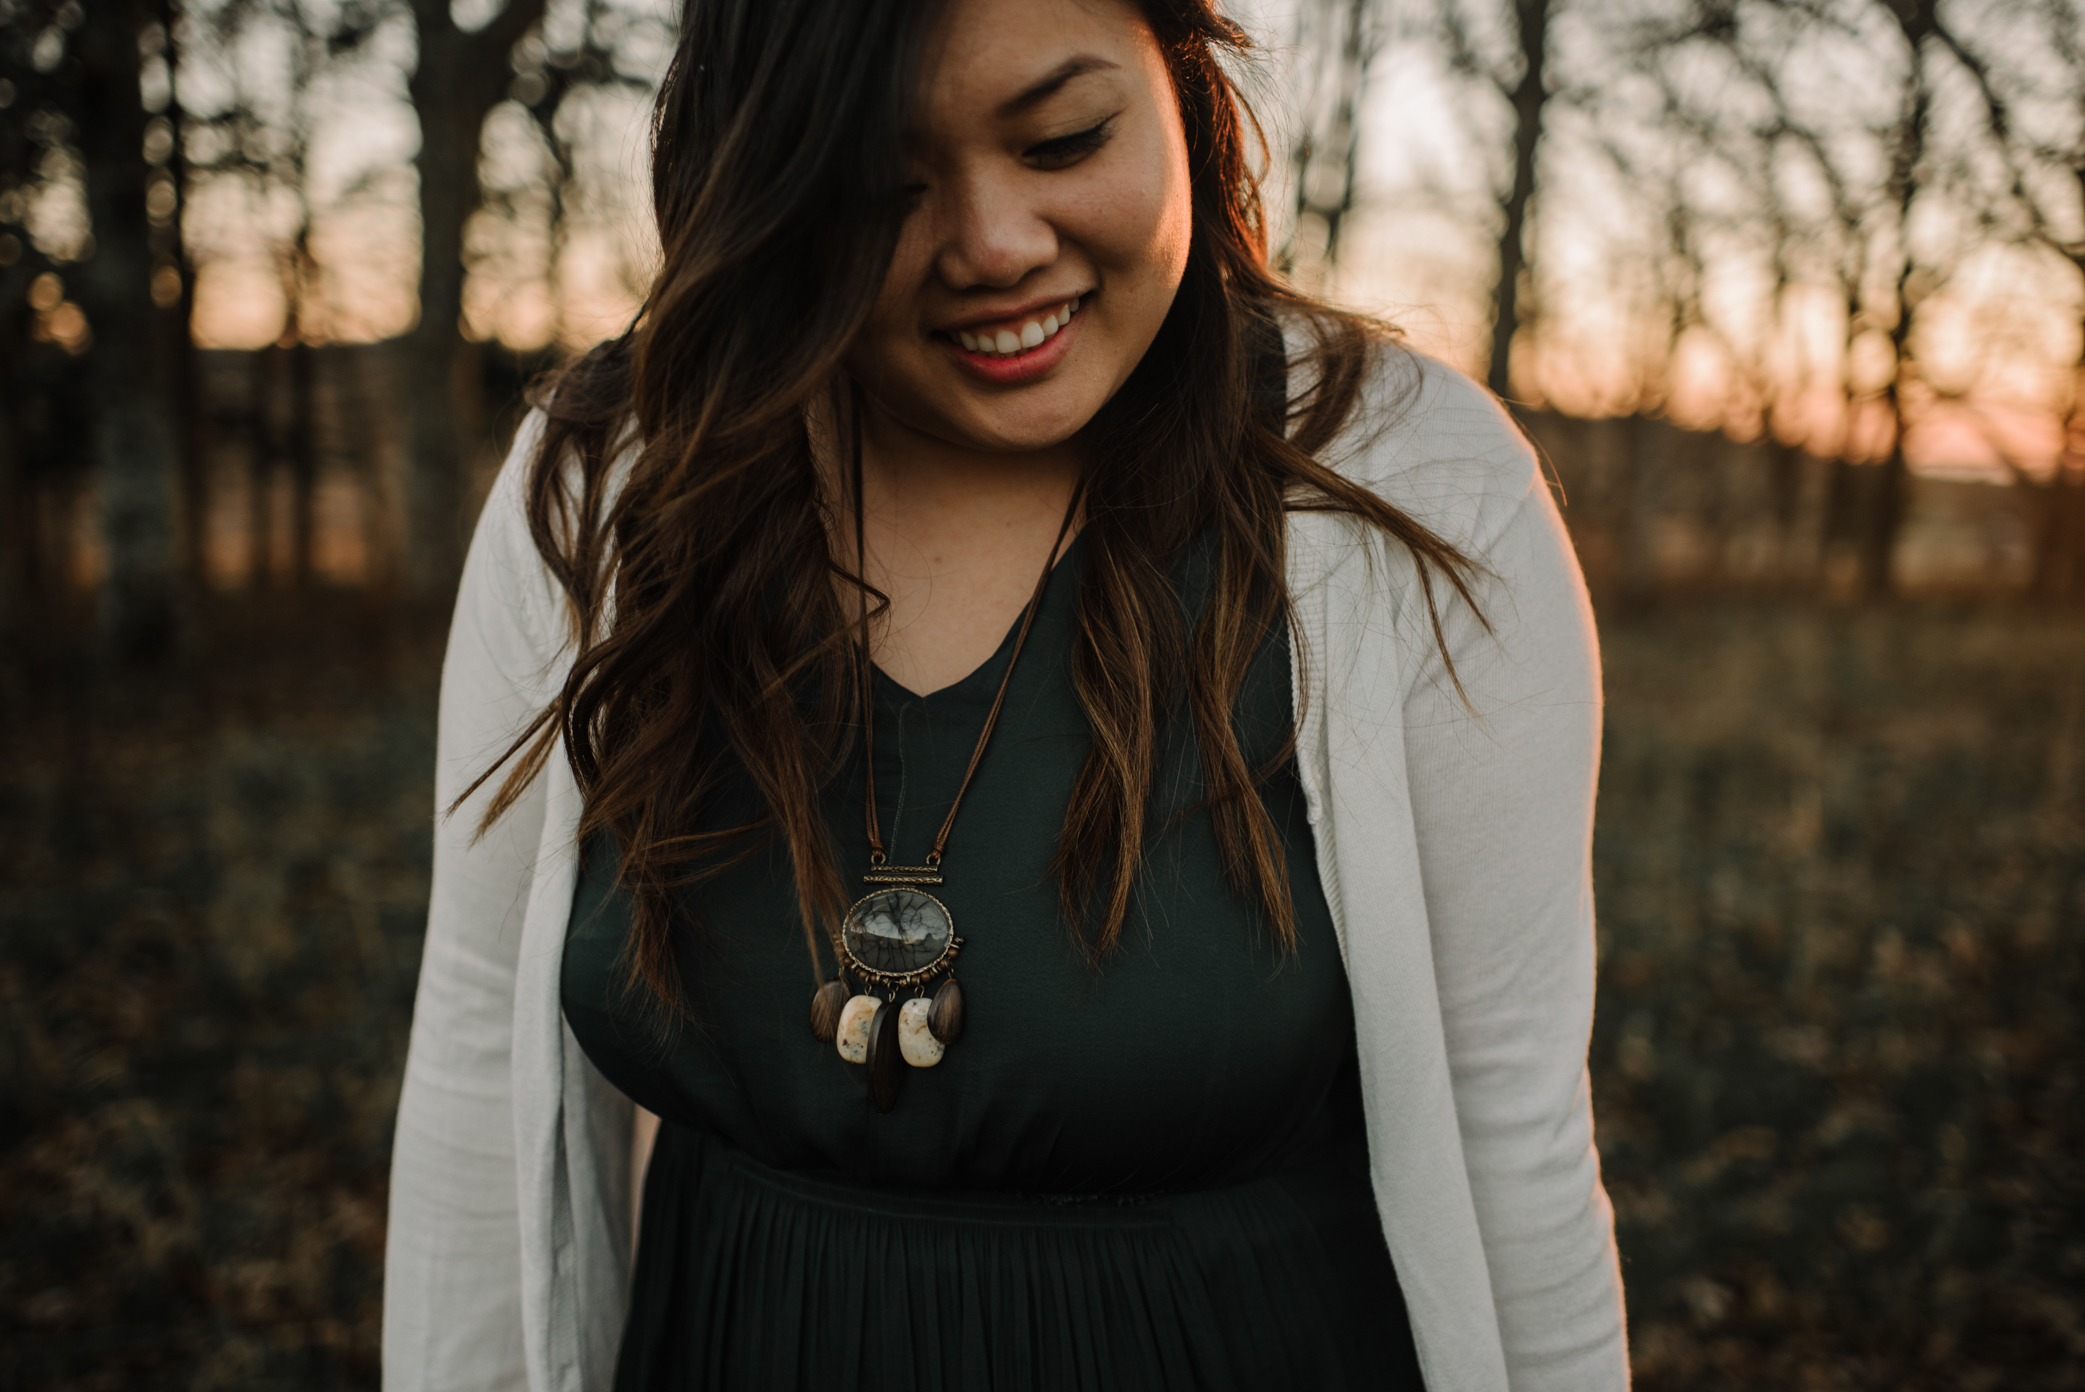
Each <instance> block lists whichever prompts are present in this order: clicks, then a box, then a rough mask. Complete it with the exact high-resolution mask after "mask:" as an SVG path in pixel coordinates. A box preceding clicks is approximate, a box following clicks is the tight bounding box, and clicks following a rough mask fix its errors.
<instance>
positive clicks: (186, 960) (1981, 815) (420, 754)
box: [0, 605, 2085, 1389]
mask: <svg viewBox="0 0 2085 1392" xmlns="http://www.w3.org/2000/svg"><path fill="white" fill-rule="evenodd" d="M1606 644H1607V649H1606V652H1607V666H1608V677H1609V701H1610V706H1609V720H1608V736H1607V756H1606V769H1605V774H1604V782H1603V788H1602V797H1601V814H1600V824H1599V831H1598V838H1597V859H1598V877H1599V891H1600V896H1601V914H1602V922H1603V927H1602V948H1603V979H1602V980H1603V984H1602V991H1601V1000H1600V1014H1599V1021H1598V1025H1597V1027H1596V1030H1595V1037H1594V1044H1593V1063H1594V1074H1595V1087H1596V1093H1597V1099H1598V1106H1599V1109H1600V1110H1599V1119H1600V1141H1601V1148H1602V1151H1603V1154H1604V1157H1605V1164H1606V1173H1607V1178H1608V1183H1609V1186H1610V1188H1611V1189H1612V1191H1613V1193H1614V1196H1615V1202H1616V1208H1617V1212H1618V1215H1619V1221H1620V1234H1621V1244H1622V1250H1623V1256H1624V1263H1625V1266H1624V1270H1625V1275H1626V1278H1627V1280H1628V1283H1629V1292H1630V1303H1631V1313H1632V1321H1633V1326H1634V1330H1633V1336H1634V1345H1635V1351H1636V1361H1637V1367H1638V1377H1639V1384H1640V1385H1641V1386H1643V1387H1646V1388H1650V1389H1666V1388H1689V1389H1695V1388H1757V1389H1783V1388H1806V1387H1819V1388H1824V1387H1850V1388H1851V1387H1858V1388H1870V1387H1874V1388H1884V1387H1887V1388H1892V1389H1916V1388H1935V1389H1938V1388H1949V1389H1954V1388H1968V1389H1975V1388H1992V1389H1996V1388H2006V1389H2012V1388H2021V1389H2042V1388H2047V1389H2057V1388H2077V1387H2085V1178H2081V1172H2080V1160H2079V1157H2080V1155H2081V1153H2085V1123H2081V1121H2080V1116H2081V1113H2085V1105H2081V1104H2085V1099H2081V1098H2080V1097H2079V1096H2078V1069H2079V1061H2080V1059H2081V1058H2085V1049H2081V1047H2080V1045H2081V1040H2080V1038H2079V1033H2080V1031H2079V1026H2078V1002H2079V1000H2080V998H2081V988H2085V980H2081V976H2085V973H2081V970H2080V967H2081V940H2085V818H2081V808H2085V625H2079V624H2078V623H2076V621H2075V620H2072V621H2058V620H2054V619H2048V618H2036V617H2030V616H2020V615H2008V614H2004V613H1996V612H1979V611H1961V612H1947V611H1939V610H1932V609H1920V610H1904V611H1899V612H1891V613H1855V614H1833V613H1824V612H1819V611H1815V610H1806V609H1786V608H1775V607H1761V606H1738V605H1717V606H1707V607H1702V606H1695V607H1690V608H1687V609H1685V610H1684V611H1678V610H1675V611H1667V612H1665V613H1662V614H1650V615H1645V616H1641V617H1636V618H1632V619H1630V620H1628V621H1626V622H1616V623H1610V624H1609V625H1608V626H1607V630H1606ZM315 651H318V650H316V649H315ZM432 651H433V650H432V647H431V645H430V644H427V643H425V642H419V643H408V644H405V645H403V646H402V647H394V648H391V649H388V650H387V651H386V652H385V653H384V654H381V655H380V657H381V660H375V661H372V659H371V658H370V656H369V654H368V653H366V652H363V651H360V650H356V651H354V652H352V653H343V654H340V655H336V656H331V657H325V656H316V655H314V654H313V653H277V654H276V655H275V656H274V657H273V658H271V659H269V660H266V661H262V662H261V663H260V664H259V666H258V667H256V668H255V669H254V670H253V671H251V672H249V671H247V670H246V668H244V667H239V668H232V667H227V668H226V669H225V670H223V671H220V672H219V673H218V674H217V675H216V676H215V677H214V678H212V679H211V680H210V681H208V682H205V683H203V684H202V685H201V686H200V687H198V688H196V689H193V690H191V689H190V688H189V686H188V685H185V684H179V683H176V684H167V685H164V686H163V687H162V688H160V689H155V690H150V691H146V692H142V693H139V694H138V695H136V696H134V697H133V698H132V701H133V703H132V705H131V706H130V707H128V708H126V709H120V710H110V709H102V708H100V707H99V706H96V705H95V703H87V702H76V701H72V702H69V701H64V700H59V701H56V702H51V701H46V702H44V703H43V709H44V713H43V714H41V715H37V716H34V717H24V718H21V719H17V720H13V721H11V722H9V726H8V733H7V734H6V735H5V736H4V738H5V741H6V743H5V745H4V746H0V750H4V753H5V756H6V757H5V763H4V764H0V943H4V949H0V1005H4V1008H5V1022H4V1025H0V1228H4V1230H5V1231H6V1233H7V1248H6V1257H5V1259H4V1261H0V1329H4V1330H5V1336H4V1338H0V1386H7V1387H16V1386H20V1387H30V1386H34V1387H51V1388H83V1389H84V1388H130V1387H135V1386H148V1385H149V1386H154V1387H181V1388H218V1387H227V1388H230V1387H237V1388H269V1387H284V1388H289V1387H296V1388H330V1387H348V1386H356V1387H360V1386H373V1385H374V1383H375V1379H376V1339H377V1309H378V1294H379V1285H378V1269H379V1262H380V1256H381V1246H382V1231H383V1229H382V1215H383V1189H384V1172H385V1157H386V1149H387V1145H388V1137H389V1129H390V1113H391V1107H392V1104H393V1102H394V1100H395V1097H396V1089H397V1077H398V1068H399V1063H400V1059H401V1057H402V1054H403V1049H404V1040H405V1030H406V1024H407V1020H408V1015H409V1011H410V1004H411V991H412V982H413V974H414V970H415V966H416V962H417V955H418V954H417V947H418V933H419V927H420V918H421V914H422V908H423V900H424V896H425V889H426V875H427V850H426V844H427V836H428V829H429V819H430V807H429V800H430V797H431V791H430V786H429V780H428V766H429V761H430V753H431V746H432V738H433V729H432V718H431V708H432V694H433V679H434V672H433V661H432ZM102 704H103V705H105V702H104V703H102ZM90 707H94V709H93V713H92V714H91V715H88V714H83V712H84V711H87V710H88V709H89V708H90Z"/></svg>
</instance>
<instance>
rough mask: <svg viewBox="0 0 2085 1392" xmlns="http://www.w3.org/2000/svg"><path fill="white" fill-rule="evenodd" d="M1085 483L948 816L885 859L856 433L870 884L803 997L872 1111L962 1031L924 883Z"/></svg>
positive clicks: (950, 952) (995, 719)
mask: <svg viewBox="0 0 2085 1392" xmlns="http://www.w3.org/2000/svg"><path fill="white" fill-rule="evenodd" d="M1085 489H1086V483H1085V480H1084V479H1083V478H1082V479H1081V480H1080V481H1079V483H1078V485H1077V486H1076V487H1075V488H1073V489H1072V494H1071V501H1070V502H1069V503H1067V504H1066V505H1065V509H1064V521H1063V522H1062V523H1061V524H1059V526H1058V528H1057V540H1056V541H1055V542H1053V543H1052V544H1051V546H1050V554H1049V555H1048V556H1047V557H1045V558H1044V560H1043V568H1042V574H1041V575H1040V576H1039V577H1037V579H1036V582H1035V593H1034V594H1032V595H1030V596H1029V598H1028V607H1027V608H1026V609H1025V610H1023V611H1022V613H1021V627H1020V629H1019V630H1018V631H1017V632H1016V633H1015V634H1014V647H1013V652H1012V653H1011V654H1009V655H1008V657H1007V659H1006V671H1005V672H1004V673H1003V674H1002V675H1001V676H1000V678H999V690H998V692H997V694H995V695H994V696H993V697H992V706H991V709H990V710H988V711H987V712H986V713H985V727H984V729H983V730H981V731H979V732H978V736H977V747H976V748H975V749H973V750H971V751H970V766H969V767H968V768H967V769H965V770H964V771H963V782H962V784H961V786H959V787H958V788H957V789H956V796H955V800H954V801H952V802H951V803H949V805H948V816H947V817H945V818H943V819H942V822H941V830H939V831H938V832H936V833H934V847H933V849H932V850H930V851H928V852H927V854H926V858H925V860H924V861H923V862H922V863H921V864H918V865H893V864H891V863H890V856H889V853H888V851H887V849H886V848H885V846H884V844H883V833H882V831H881V829H880V828H879V826H878V824H877V820H876V711H875V698H874V694H873V681H872V677H873V671H872V668H871V665H870V661H869V595H868V588H867V579H866V577H867V575H868V547H867V543H866V538H865V536H864V531H865V525H864V522H863V518H862V492H861V490H862V464H861V446H860V442H859V440H857V441H856V444H855V450H854V556H855V568H856V572H857V574H858V575H859V576H861V577H862V584H861V587H860V599H861V652H860V655H859V660H858V663H857V666H858V668H859V671H860V673H861V681H860V686H861V709H862V753H863V757H864V761H865V764H866V769H865V776H866V781H867V783H868V815H867V823H868V827H867V829H868V839H869V868H868V871H867V872H866V873H865V874H864V875H863V876H862V882H863V883H864V884H867V885H870V886H873V888H871V890H870V892H869V893H868V894H865V895H863V896H862V897H861V898H860V899H858V900H856V901H855V903H854V905H853V907H851V908H849V909H848V910H847V916H846V918H845V919H843V920H842V921H841V924H840V931H839V932H838V933H837V934H835V935H834V937H833V955H834V956H835V957H837V958H838V959H839V963H840V969H839V974H838V975H837V976H835V977H833V978H832V979H831V980H829V981H827V982H825V983H824V984H823V985H821V986H820V987H819V988H818V991H817V994H815V995H814V996H812V998H811V1033H812V1034H813V1035H815V1036H817V1038H818V1039H819V1041H820V1042H821V1043H829V1044H831V1045H833V1046H834V1047H835V1048H836V1049H837V1050H839V1054H840V1057H841V1058H843V1059H845V1060H846V1061H847V1062H849V1063H859V1064H865V1065H867V1067H868V1072H869V1101H870V1102H871V1103H872V1104H874V1106H875V1108H876V1110H877V1111H879V1112H887V1111H889V1110H890V1109H891V1108H892V1107H893V1106H894V1105H896V1103H897V1100H898V1083H899V1080H900V1079H901V1078H902V1076H903V1070H904V1066H905V1065H910V1066H912V1067H914V1068H932V1067H933V1066H934V1065H935V1064H937V1063H939V1062H941V1056H942V1053H943V1051H944V1050H945V1049H946V1048H947V1046H948V1045H951V1044H953V1043H955V1042H956V1040H957V1039H959V1038H960V1037H961V1036H962V1033H963V988H962V987H961V986H960V985H958V984H957V982H956V975H955V971H956V955H957V954H958V953H959V952H961V951H962V950H963V940H962V939H961V938H959V937H957V936H956V930H955V919H954V918H953V917H952V916H951V915H950V913H949V911H948V906H947V905H945V904H943V903H942V902H941V901H940V900H939V899H937V898H935V897H934V896H933V895H931V894H929V893H927V890H928V889H929V888H932V887H935V886H938V885H940V884H941V883H942V857H943V856H944V854H945V853H946V852H947V850H948V834H949V831H950V829H951V828H953V827H954V826H955V824H956V812H957V811H958V810H959V809H960V808H961V807H962V805H963V795H964V794H965V793H967V792H969V791H970V780H971V779H973V778H975V777H976V776H977V766H978V764H979V763H980V762H982V761H983V759H984V757H985V746H986V745H987V744H988V743H990V742H991V738H992V730H993V727H994V726H996V725H997V724H998V723H999V711H1000V708H1001V707H1003V706H1004V705H1005V704H1006V691H1007V687H1008V686H1009V685H1011V684H1012V682H1013V676H1014V664H1015V663H1016V662H1018V661H1020V659H1021V648H1022V646H1023V645H1024V644H1026V643H1027V641H1028V630H1029V628H1030V627H1031V626H1033V624H1034V623H1035V614H1036V610H1038V609H1040V608H1041V607H1042V598H1043V591H1044V590H1045V589H1046V588H1048V586H1049V583H1050V571H1051V570H1052V569H1053V568H1055V566H1056V564H1057V557H1058V554H1059V552H1060V551H1062V549H1063V547H1064V538H1065V534H1066V533H1068V532H1069V531H1070V530H1071V522H1072V518H1073V517H1074V516H1076V515H1077V513H1078V510H1079V498H1080V496H1081V495H1082V494H1083V493H1084V492H1085ZM850 977H852V978H854V979H855V981H856V983H857V984H858V985H859V987H860V989H859V990H858V991H855V990H850V988H849V986H848V978H850ZM937 978H941V985H940V987H939V988H938V989H936V990H935V992H934V995H933V998H932V999H931V1000H930V999H928V997H927V994H926V990H927V986H928V985H929V984H930V983H932V982H933V981H934V980H935V979H937ZM879 990H880V991H882V992H883V995H882V996H880V997H879V996H878V995H877V994H876V993H877V992H878V991H879ZM906 991H909V992H911V998H910V999H907V1000H904V1001H902V1002H901V1001H900V1000H899V999H898V997H899V995H900V994H901V993H903V992H906Z"/></svg>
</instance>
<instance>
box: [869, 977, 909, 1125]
mask: <svg viewBox="0 0 2085 1392" xmlns="http://www.w3.org/2000/svg"><path fill="white" fill-rule="evenodd" d="M904 1072H905V1064H904V1058H903V1048H902V1046H901V1045H900V1044H899V1043H898V1003H897V1002H896V1001H885V1002H883V1004H881V1005H879V1006H877V1007H876V1013H875V1015H874V1016H872V1017H871V1018H870V1020H869V1102H870V1104H871V1105H873V1106H874V1107H875V1108H876V1110H877V1111H879V1112H887V1111H889V1110H890V1109H891V1108H892V1107H894V1106H896V1105H897V1103H898V1080H899V1078H900V1077H902V1076H903V1074H904Z"/></svg>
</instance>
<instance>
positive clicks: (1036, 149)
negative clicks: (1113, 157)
mask: <svg viewBox="0 0 2085 1392" xmlns="http://www.w3.org/2000/svg"><path fill="white" fill-rule="evenodd" d="M1114 133H1115V118H1114V117H1113V116H1110V117H1109V118H1108V119H1107V120H1105V121H1102V122H1101V123H1100V124H1099V125H1097V126H1088V127H1087V128H1086V129H1085V130H1082V131H1073V132H1072V133H1071V134H1070V135H1060V136H1058V137H1057V138H1056V139H1054V140H1045V141H1043V142H1042V143H1041V144H1040V145H1034V146H1030V147H1029V149H1028V151H1027V153H1026V155H1025V156H1024V157H1025V158H1026V159H1028V160H1029V161H1030V162H1031V163H1034V164H1038V165H1040V166H1042V167H1043V168H1045V169H1062V168H1064V167H1065V166H1067V165H1072V164H1077V163H1078V162H1079V161H1080V160H1082V159H1084V158H1086V156H1088V155H1090V154H1092V153H1093V152H1094V151H1095V150H1098V149H1099V148H1100V147H1101V146H1103V145H1105V144H1107V143H1108V140H1109V139H1110V138H1111V137H1112V136H1113V135H1114Z"/></svg>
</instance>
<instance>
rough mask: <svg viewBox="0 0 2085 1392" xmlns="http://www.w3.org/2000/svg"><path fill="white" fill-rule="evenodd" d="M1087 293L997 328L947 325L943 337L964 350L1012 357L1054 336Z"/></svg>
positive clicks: (1068, 320)
mask: <svg viewBox="0 0 2085 1392" xmlns="http://www.w3.org/2000/svg"><path fill="white" fill-rule="evenodd" d="M1085 298H1086V297H1085V296H1084V295H1075V296H1073V297H1072V298H1071V299H1069V300H1066V301H1065V302H1064V303H1063V304H1061V305H1059V306H1057V308H1055V309H1053V310H1051V311H1050V312H1049V313H1048V314H1045V315H1043V316H1041V317H1040V318H1036V317H1030V318H1028V319H1026V320H1024V321H1023V322H1022V323H1020V324H1019V325H1018V326H1016V325H1014V324H1012V323H1008V324H1007V325H1006V326H1005V327H1003V328H999V329H996V330H986V331H985V332H983V333H972V332H970V331H969V330H968V329H948V330H946V331H944V337H947V338H951V339H954V340H955V341H956V342H957V343H960V344H962V345H963V348H964V351H966V352H970V353H976V354H979V355H980V356H982V357H987V358H1013V357H1019V356H1020V355H1021V354H1023V353H1031V352H1033V351H1035V350H1036V349H1037V348H1040V347H1042V346H1043V345H1044V344H1045V343H1048V342H1049V341H1050V340H1051V339H1053V338H1055V337H1056V336H1057V335H1058V334H1059V333H1061V332H1062V331H1063V330H1064V326H1065V325H1067V324H1069V323H1071V320H1072V316H1073V315H1074V314H1077V313H1078V312H1079V307H1080V306H1081V305H1082V304H1083V303H1084V302H1085Z"/></svg>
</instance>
